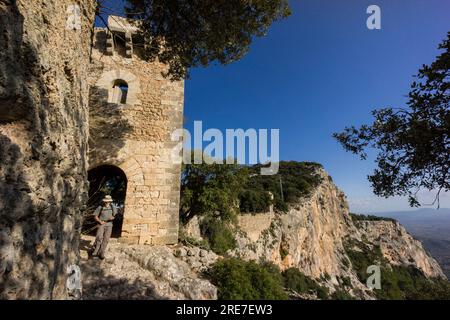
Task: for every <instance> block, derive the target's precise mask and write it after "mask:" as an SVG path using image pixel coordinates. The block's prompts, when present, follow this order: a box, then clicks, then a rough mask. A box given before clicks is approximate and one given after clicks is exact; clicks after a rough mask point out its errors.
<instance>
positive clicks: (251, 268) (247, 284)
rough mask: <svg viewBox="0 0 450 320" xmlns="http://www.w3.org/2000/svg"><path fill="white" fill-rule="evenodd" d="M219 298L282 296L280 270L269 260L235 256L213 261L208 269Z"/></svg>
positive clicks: (280, 298)
mask: <svg viewBox="0 0 450 320" xmlns="http://www.w3.org/2000/svg"><path fill="white" fill-rule="evenodd" d="M208 276H209V278H210V280H211V282H212V283H213V284H214V285H216V286H217V288H218V298H219V299H221V300H284V299H287V298H288V297H287V295H286V293H285V292H284V289H283V278H282V276H281V273H280V270H279V269H278V268H277V267H276V266H274V265H272V264H257V263H256V262H253V261H251V262H246V261H243V260H239V259H236V258H231V259H223V260H220V261H218V262H216V263H215V264H214V265H213V266H212V268H211V269H210V270H209V272H208Z"/></svg>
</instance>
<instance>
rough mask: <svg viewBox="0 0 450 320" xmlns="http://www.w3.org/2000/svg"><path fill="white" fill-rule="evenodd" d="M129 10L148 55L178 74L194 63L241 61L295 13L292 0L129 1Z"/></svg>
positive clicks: (146, 55) (180, 74) (183, 75)
mask: <svg viewBox="0 0 450 320" xmlns="http://www.w3.org/2000/svg"><path fill="white" fill-rule="evenodd" d="M126 12H127V13H128V16H129V17H132V18H136V19H139V20H140V21H141V24H140V38H141V43H138V45H139V46H142V47H144V48H145V52H144V53H145V58H147V59H148V60H151V61H152V60H155V59H156V58H158V60H159V61H161V62H162V63H165V64H168V65H169V67H170V69H169V75H170V76H171V77H172V78H175V79H180V78H184V77H185V76H186V75H187V71H188V69H189V68H191V67H197V66H207V65H209V64H211V63H213V62H219V63H221V64H228V63H230V62H233V61H236V60H239V59H240V58H242V57H243V56H244V55H245V54H246V53H247V52H248V50H249V48H250V44H251V43H252V40H253V38H254V37H261V36H264V35H266V34H267V32H268V29H269V27H270V25H271V24H272V23H273V22H274V21H276V20H280V19H283V18H286V17H288V16H289V15H290V9H289V1H288V0H252V1H241V0H202V1H193V0H127V5H126Z"/></svg>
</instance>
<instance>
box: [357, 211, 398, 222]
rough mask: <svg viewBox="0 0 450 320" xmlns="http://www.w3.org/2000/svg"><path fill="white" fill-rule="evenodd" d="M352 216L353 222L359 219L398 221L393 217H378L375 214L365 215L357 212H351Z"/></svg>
mask: <svg viewBox="0 0 450 320" xmlns="http://www.w3.org/2000/svg"><path fill="white" fill-rule="evenodd" d="M350 217H351V218H352V220H353V222H357V221H390V222H397V220H395V219H393V218H386V217H378V216H373V215H367V216H366V215H364V214H356V213H350Z"/></svg>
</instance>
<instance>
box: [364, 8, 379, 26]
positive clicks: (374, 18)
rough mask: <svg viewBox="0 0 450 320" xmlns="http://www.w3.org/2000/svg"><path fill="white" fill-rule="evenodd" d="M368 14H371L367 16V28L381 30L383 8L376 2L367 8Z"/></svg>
mask: <svg viewBox="0 0 450 320" xmlns="http://www.w3.org/2000/svg"><path fill="white" fill-rule="evenodd" d="M367 14H370V16H369V17H368V18H367V22H366V25H367V28H368V29H369V30H380V29H381V8H380V7H379V6H377V5H375V4H373V5H371V6H369V7H368V8H367Z"/></svg>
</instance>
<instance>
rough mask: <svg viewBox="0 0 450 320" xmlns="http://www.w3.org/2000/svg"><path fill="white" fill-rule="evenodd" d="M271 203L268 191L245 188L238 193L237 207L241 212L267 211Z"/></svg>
mask: <svg viewBox="0 0 450 320" xmlns="http://www.w3.org/2000/svg"><path fill="white" fill-rule="evenodd" d="M271 203H272V200H271V197H270V194H269V192H267V191H265V190H263V189H259V190H253V189H245V190H243V191H242V192H241V193H240V194H239V209H240V211H241V212H242V213H257V212H267V211H269V207H270V205H271Z"/></svg>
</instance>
